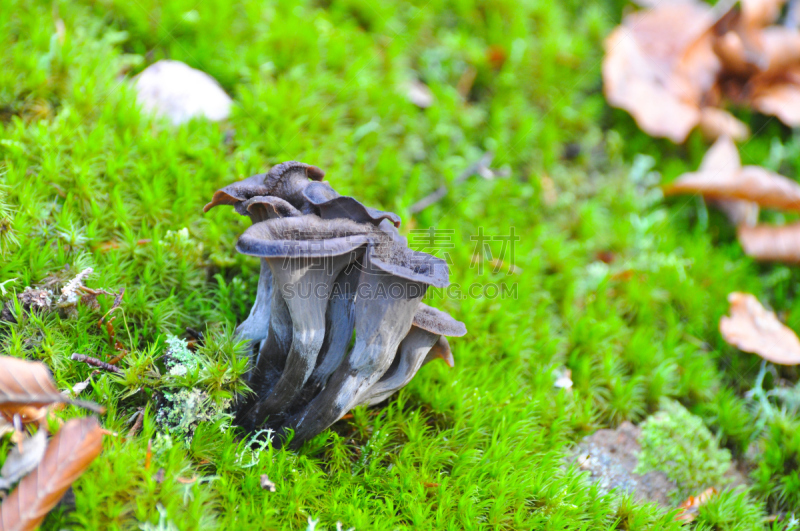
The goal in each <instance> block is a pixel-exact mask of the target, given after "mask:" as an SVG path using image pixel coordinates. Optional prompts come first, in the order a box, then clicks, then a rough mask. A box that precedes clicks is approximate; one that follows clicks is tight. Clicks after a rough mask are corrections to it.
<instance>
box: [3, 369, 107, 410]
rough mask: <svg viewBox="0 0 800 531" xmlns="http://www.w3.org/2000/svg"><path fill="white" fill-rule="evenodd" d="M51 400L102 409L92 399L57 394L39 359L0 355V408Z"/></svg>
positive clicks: (37, 403) (37, 405)
mask: <svg viewBox="0 0 800 531" xmlns="http://www.w3.org/2000/svg"><path fill="white" fill-rule="evenodd" d="M53 403H68V404H74V405H78V406H81V407H84V408H86V409H90V410H92V411H98V412H99V411H102V409H103V408H101V407H100V406H98V405H97V404H94V403H92V402H84V401H78V400H71V399H70V398H69V397H68V396H66V395H63V394H61V393H60V392H59V391H58V389H56V386H55V384H54V383H53V379H52V378H51V377H50V372H49V371H48V370H47V367H46V366H45V365H44V364H43V363H41V362H38V361H26V360H21V359H17V358H12V357H10V356H0V410H3V409H5V408H6V407H14V406H35V407H43V406H46V405H49V404H53Z"/></svg>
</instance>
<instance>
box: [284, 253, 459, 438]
mask: <svg viewBox="0 0 800 531" xmlns="http://www.w3.org/2000/svg"><path fill="white" fill-rule="evenodd" d="M392 251H393V252H392ZM377 254H378V253H374V254H373V253H372V252H370V253H367V255H366V256H367V258H366V260H365V264H364V270H363V271H362V272H361V275H360V277H359V286H358V295H357V297H356V303H355V321H356V343H355V346H354V347H353V350H352V352H350V354H349V355H348V356H347V357H346V359H345V360H344V361H343V362H342V364H341V365H340V366H339V368H338V369H337V370H336V372H334V373H333V375H332V376H331V378H330V380H329V381H328V383H327V385H326V386H325V388H324V389H323V390H322V391H321V392H320V393H319V395H317V397H316V398H314V400H312V401H311V403H310V404H309V405H308V407H307V408H306V409H305V410H304V411H302V412H301V413H298V414H296V415H294V416H292V417H291V418H289V420H287V422H286V423H285V425H284V426H283V429H284V430H285V429H287V428H291V429H293V430H294V438H293V439H292V442H291V444H292V446H295V447H297V446H298V445H300V444H302V443H303V442H305V441H306V440H308V439H310V438H311V437H313V436H314V435H316V434H317V433H319V432H320V431H322V430H324V429H325V428H327V427H328V426H330V425H331V424H333V423H334V422H336V421H337V420H338V419H339V418H340V417H341V416H342V415H344V414H345V413H346V412H347V411H348V410H349V409H350V408H352V407H353V406H355V405H357V404H358V403H359V402H360V401H361V399H362V398H363V396H364V395H365V394H366V392H367V391H368V390H369V388H370V387H372V385H374V384H375V383H376V382H377V381H378V380H379V379H380V378H381V376H383V374H384V373H385V372H386V371H387V370H388V369H389V367H390V366H391V364H392V359H393V357H394V355H395V353H396V352H397V348H398V346H399V345H400V342H401V341H402V340H403V338H404V337H405V336H406V334H408V331H409V329H410V328H411V324H412V322H413V320H414V314H415V313H416V311H417V308H418V306H419V304H420V301H421V300H422V297H423V296H424V295H425V292H426V290H427V288H428V285H431V284H433V285H437V286H439V287H443V286H444V285H446V284H447V281H446V266H445V265H444V263H443V262H441V261H438V262H436V260H438V259H434V261H430V260H429V263H428V264H427V265H426V266H425V265H422V264H416V265H410V264H409V263H408V262H409V260H408V259H412V258H414V254H421V253H413V251H408V252H407V253H402V252H401V250H400V249H399V248H397V247H393V248H392V249H391V250H390V252H389V253H388V254H389V255H391V256H393V257H395V259H397V255H398V254H399V255H401V259H399V260H398V262H400V263H397V262H385V261H384V260H381V259H380V258H378V256H375V255H377ZM381 258H385V257H381ZM402 258H405V259H406V260H403V259H402ZM430 258H432V257H430ZM404 262H405V263H404ZM415 266H416V267H415ZM442 268H444V282H442V273H441V271H437V270H440V269H442ZM434 342H435V339H434V341H433V342H431V345H433V343H434ZM428 348H429V349H430V346H429V347H428Z"/></svg>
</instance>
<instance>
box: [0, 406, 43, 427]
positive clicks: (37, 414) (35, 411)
mask: <svg viewBox="0 0 800 531" xmlns="http://www.w3.org/2000/svg"><path fill="white" fill-rule="evenodd" d="M47 409H48V408H46V407H34V406H13V405H6V406H2V407H0V417H4V418H6V419H8V420H12V419H13V418H14V417H15V416H16V417H17V418H19V421H20V422H21V423H22V424H30V423H32V422H41V421H42V420H43V419H44V418H45V416H46V415H47Z"/></svg>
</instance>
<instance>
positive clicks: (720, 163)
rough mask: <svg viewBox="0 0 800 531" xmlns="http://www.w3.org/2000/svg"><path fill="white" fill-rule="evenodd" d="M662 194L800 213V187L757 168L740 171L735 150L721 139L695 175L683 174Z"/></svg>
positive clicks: (709, 151) (733, 146)
mask: <svg viewBox="0 0 800 531" xmlns="http://www.w3.org/2000/svg"><path fill="white" fill-rule="evenodd" d="M664 193H665V194H667V195H672V194H687V193H699V194H702V195H703V197H706V198H711V199H741V200H745V201H752V202H754V203H757V204H759V205H760V206H766V207H773V208H779V209H782V210H793V211H798V212H800V184H798V183H796V182H795V181H793V180H791V179H789V178H788V177H784V176H783V175H778V174H777V173H775V172H771V171H769V170H767V169H764V168H761V167H759V166H744V167H740V162H739V153H738V151H736V146H735V145H734V144H733V142H732V141H731V140H730V139H729V138H727V137H722V138H720V139H719V140H718V141H717V142H716V143H715V144H714V146H712V148H711V149H709V150H708V153H706V156H705V157H704V159H703V163H702V164H701V166H700V169H699V170H698V171H696V172H690V173H684V174H683V175H681V176H680V177H678V178H677V179H676V180H675V181H673V182H672V183H670V184H669V185H667V186H666V187H665V188H664Z"/></svg>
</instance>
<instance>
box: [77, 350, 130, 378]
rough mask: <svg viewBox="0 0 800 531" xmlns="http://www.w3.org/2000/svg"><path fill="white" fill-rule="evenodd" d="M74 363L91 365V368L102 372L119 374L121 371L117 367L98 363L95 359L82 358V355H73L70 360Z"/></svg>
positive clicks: (89, 357)
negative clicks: (80, 362) (79, 362)
mask: <svg viewBox="0 0 800 531" xmlns="http://www.w3.org/2000/svg"><path fill="white" fill-rule="evenodd" d="M71 359H73V360H75V361H82V362H83V363H85V364H87V365H91V366H92V367H97V368H98V369H103V370H104V371H108V372H114V373H117V374H120V373H121V372H122V370H121V369H120V368H119V367H114V366H113V365H111V364H108V363H106V362H104V361H100V360H99V359H97V358H92V357H91V356H84V355H83V354H73V355H72V358H71Z"/></svg>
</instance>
